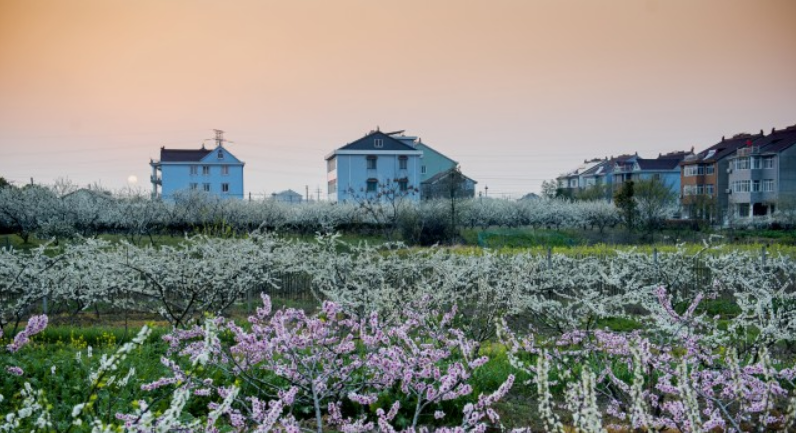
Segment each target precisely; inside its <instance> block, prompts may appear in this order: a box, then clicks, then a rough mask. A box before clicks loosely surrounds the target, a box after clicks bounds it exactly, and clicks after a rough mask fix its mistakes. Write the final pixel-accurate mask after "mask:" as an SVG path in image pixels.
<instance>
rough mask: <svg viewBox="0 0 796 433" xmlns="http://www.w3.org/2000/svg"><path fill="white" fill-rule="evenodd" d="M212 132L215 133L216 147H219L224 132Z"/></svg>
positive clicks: (218, 130)
mask: <svg viewBox="0 0 796 433" xmlns="http://www.w3.org/2000/svg"><path fill="white" fill-rule="evenodd" d="M213 131H215V133H216V147H218V146H221V144H222V143H224V131H222V130H220V129H214V130H213Z"/></svg>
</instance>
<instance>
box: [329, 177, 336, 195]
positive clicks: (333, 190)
mask: <svg viewBox="0 0 796 433" xmlns="http://www.w3.org/2000/svg"><path fill="white" fill-rule="evenodd" d="M328 192H329V194H334V193H336V192H337V179H335V180H330V181H329V190H328Z"/></svg>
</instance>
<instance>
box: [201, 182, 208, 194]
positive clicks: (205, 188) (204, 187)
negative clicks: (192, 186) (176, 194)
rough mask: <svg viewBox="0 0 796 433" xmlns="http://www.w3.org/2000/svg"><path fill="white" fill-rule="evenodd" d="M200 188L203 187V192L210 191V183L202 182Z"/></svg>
mask: <svg viewBox="0 0 796 433" xmlns="http://www.w3.org/2000/svg"><path fill="white" fill-rule="evenodd" d="M202 189H204V190H205V192H210V184H209V183H205V184H202Z"/></svg>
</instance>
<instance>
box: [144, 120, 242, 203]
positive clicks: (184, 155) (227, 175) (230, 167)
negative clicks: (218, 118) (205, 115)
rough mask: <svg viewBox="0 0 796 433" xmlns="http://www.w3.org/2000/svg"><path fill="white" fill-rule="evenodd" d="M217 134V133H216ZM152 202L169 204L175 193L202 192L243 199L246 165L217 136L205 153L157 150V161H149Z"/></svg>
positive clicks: (201, 150) (202, 149)
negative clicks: (244, 169) (161, 200)
mask: <svg viewBox="0 0 796 433" xmlns="http://www.w3.org/2000/svg"><path fill="white" fill-rule="evenodd" d="M218 132H220V131H218ZM149 165H150V167H152V176H151V178H150V181H151V182H152V198H153V199H155V198H163V199H165V200H169V199H171V198H173V197H174V194H176V193H178V192H190V191H197V192H198V191H202V192H205V193H208V194H212V195H217V196H219V197H228V198H237V199H242V198H243V166H244V165H245V163H244V162H243V161H241V160H239V159H238V158H236V157H235V156H234V155H233V154H232V153H230V152H229V150H227V149H226V148H224V139H223V138H222V137H221V135H220V134H218V133H217V136H216V147H215V148H214V149H212V150H210V149H206V148H205V147H204V144H203V145H202V148H201V149H166V148H165V147H161V148H160V159H159V160H150V162H149Z"/></svg>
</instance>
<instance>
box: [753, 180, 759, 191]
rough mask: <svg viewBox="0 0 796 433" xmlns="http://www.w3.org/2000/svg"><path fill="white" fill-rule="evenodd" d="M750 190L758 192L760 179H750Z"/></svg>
mask: <svg viewBox="0 0 796 433" xmlns="http://www.w3.org/2000/svg"><path fill="white" fill-rule="evenodd" d="M752 192H760V181H759V180H753V181H752Z"/></svg>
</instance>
